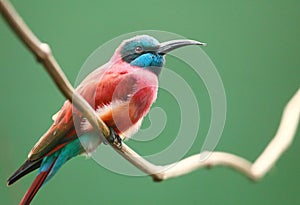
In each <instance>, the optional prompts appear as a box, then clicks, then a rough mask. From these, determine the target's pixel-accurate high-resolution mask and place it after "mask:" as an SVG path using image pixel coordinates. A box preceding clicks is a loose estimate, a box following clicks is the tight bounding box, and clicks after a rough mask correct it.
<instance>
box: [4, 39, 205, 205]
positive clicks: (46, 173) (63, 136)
mask: <svg viewBox="0 0 300 205" xmlns="http://www.w3.org/2000/svg"><path fill="white" fill-rule="evenodd" d="M188 45H204V46H205V43H202V42H199V41H195V40H188V39H183V40H171V41H167V42H163V43H160V42H159V41H158V40H157V39H155V38H154V37H152V36H149V35H138V36H134V37H132V38H130V39H127V40H124V41H123V42H122V43H121V44H120V46H119V47H118V48H117V49H116V50H115V52H114V54H113V55H112V57H111V59H110V60H109V61H108V62H107V63H106V64H104V65H102V66H100V67H99V68H97V69H95V70H94V71H92V72H91V73H90V74H88V75H87V77H86V78H85V79H84V80H83V81H82V82H81V83H80V84H79V85H78V87H77V88H76V92H77V93H78V94H80V95H81V96H82V97H83V98H84V99H85V100H86V101H87V102H88V103H89V104H90V105H91V106H92V107H93V109H94V110H95V111H96V112H97V114H98V116H99V117H100V118H101V119H102V120H103V122H104V123H105V124H106V125H107V126H108V127H109V129H110V137H109V141H110V142H117V143H119V144H120V145H122V140H124V139H128V138H130V137H131V136H132V135H134V134H135V133H136V132H137V131H138V130H139V128H140V126H141V124H142V120H143V118H144V117H145V115H146V114H147V113H148V112H149V110H150V107H151V105H152V104H153V103H154V102H155V100H156V98H157V92H158V78H159V75H160V73H161V71H162V68H163V66H164V64H165V55H166V54H167V53H169V52H170V51H173V50H174V49H177V48H180V47H183V46H188ZM53 120H54V122H53V124H52V125H51V126H50V128H49V129H48V130H47V131H46V132H45V133H44V134H43V135H42V137H41V138H40V139H39V140H38V142H37V143H36V144H35V145H34V147H33V148H32V149H31V151H30V152H29V154H28V157H27V159H26V161H25V162H24V163H23V164H22V165H21V166H20V168H19V169H18V170H17V171H15V172H14V173H13V174H12V176H11V177H9V178H8V180H7V185H12V184H13V183H15V182H16V181H17V180H19V179H20V178H22V177H23V176H25V175H27V174H28V173H30V172H32V171H34V170H36V169H39V170H38V173H37V176H36V178H35V179H34V181H33V183H32V184H31V186H30V187H29V189H28V190H27V192H26V193H25V195H24V196H23V198H22V200H21V201H20V204H21V205H26V204H30V203H31V201H32V200H33V198H34V196H35V195H36V194H37V192H38V190H39V189H40V188H41V186H42V185H44V184H45V183H46V182H47V181H49V180H50V179H51V178H52V177H53V176H54V175H55V174H56V173H57V171H58V170H59V169H60V168H61V167H62V165H63V164H64V163H66V162H67V161H68V160H70V159H71V158H73V157H75V156H78V155H90V154H91V153H92V152H93V151H94V150H95V149H96V148H97V147H98V146H99V145H100V144H101V143H105V142H104V141H102V140H101V139H102V138H101V137H99V136H98V135H97V133H96V132H95V131H94V129H93V127H92V126H91V125H90V123H89V122H88V120H87V119H86V118H85V117H84V116H83V115H82V114H81V113H80V112H79V111H78V110H77V109H76V108H75V107H73V105H72V103H71V102H70V101H68V100H67V101H65V102H64V104H63V106H62V107H61V109H60V110H59V112H58V113H57V114H55V115H54V116H53Z"/></svg>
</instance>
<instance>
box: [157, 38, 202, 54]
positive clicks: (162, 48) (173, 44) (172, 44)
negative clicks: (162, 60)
mask: <svg viewBox="0 0 300 205" xmlns="http://www.w3.org/2000/svg"><path fill="white" fill-rule="evenodd" d="M189 45H201V46H206V43H201V42H199V41H194V40H173V41H167V42H163V43H161V44H160V45H159V48H158V50H157V53H158V54H161V55H164V54H166V53H169V52H170V51H172V50H175V49H176V48H180V47H183V46H189Z"/></svg>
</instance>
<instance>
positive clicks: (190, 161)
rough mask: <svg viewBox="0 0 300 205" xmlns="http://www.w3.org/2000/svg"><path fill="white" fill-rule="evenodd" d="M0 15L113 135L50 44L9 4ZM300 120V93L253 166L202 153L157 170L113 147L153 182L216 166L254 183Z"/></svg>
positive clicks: (0, 6) (1, 5)
mask: <svg viewBox="0 0 300 205" xmlns="http://www.w3.org/2000/svg"><path fill="white" fill-rule="evenodd" d="M0 12H1V13H2V15H3V17H4V18H5V19H6V21H7V23H8V24H9V25H10V27H11V28H12V29H13V30H14V31H15V33H16V34H17V35H18V37H19V38H20V39H21V40H22V41H23V43H24V44H25V45H26V46H27V47H28V49H29V50H30V51H31V52H32V53H33V54H34V55H35V56H36V57H37V59H38V60H39V62H41V63H42V64H43V66H44V68H45V69H46V71H47V72H48V74H49V75H50V77H51V78H52V80H53V81H54V82H55V84H56V86H57V87H58V88H59V90H60V91H61V93H62V94H63V95H64V96H65V97H66V98H67V99H68V100H70V101H71V102H72V103H73V104H74V106H75V107H76V108H77V109H78V110H79V111H80V112H81V113H82V114H83V115H84V116H85V117H86V118H87V119H88V120H89V122H90V123H91V125H92V126H93V127H94V129H95V130H96V131H98V132H99V133H102V134H103V135H104V137H108V136H109V134H110V133H109V129H108V127H107V126H106V125H105V124H104V122H103V121H102V120H101V119H100V118H99V117H98V116H97V114H96V112H95V111H94V110H93V108H92V107H91V106H90V105H89V104H88V103H87V102H86V101H85V100H84V99H83V98H82V97H81V96H80V95H79V94H77V93H76V92H75V90H74V88H73V87H72V85H71V84H70V82H69V81H68V79H67V78H66V76H65V75H64V73H63V71H62V70H61V68H60V66H59V65H58V63H57V62H56V60H55V58H54V57H53V55H52V52H51V49H50V47H49V46H48V45H47V44H45V43H42V42H41V41H40V40H39V39H38V38H37V37H36V36H35V35H34V34H33V33H32V31H31V30H30V29H29V28H28V26H27V25H26V24H25V23H24V22H23V20H22V19H21V17H20V16H19V15H18V13H17V12H16V11H15V10H14V8H13V7H12V5H11V4H10V3H9V1H7V0H0ZM299 116H300V89H299V90H298V91H297V92H296V94H295V95H294V97H293V98H292V99H291V100H290V102H289V103H288V104H287V106H286V108H285V110H284V113H283V116H282V119H281V123H280V126H279V129H278V131H277V133H276V135H275V136H274V138H273V140H272V141H271V142H270V143H269V145H268V146H267V147H266V149H265V150H264V151H263V153H262V154H261V155H260V156H259V157H258V159H257V160H256V161H255V162H254V163H253V164H252V163H251V162H249V161H248V160H246V159H244V158H242V157H239V156H237V155H234V154H230V153H226V152H203V153H200V154H198V155H193V156H190V157H188V158H185V159H183V160H181V161H179V162H176V163H173V164H169V165H165V166H157V165H154V164H152V163H150V162H148V161H147V160H145V159H144V158H143V157H141V156H140V155H139V154H138V153H136V152H135V151H134V150H132V149H131V148H130V147H128V146H127V145H126V144H125V143H123V146H122V148H121V149H120V148H119V147H118V146H117V145H116V144H111V145H112V147H113V148H114V149H115V150H116V151H117V152H118V153H119V154H120V155H121V156H122V157H124V158H125V159H126V160H128V161H129V162H130V163H132V164H133V165H134V166H136V167H137V168H138V169H140V170H141V171H143V172H145V173H146V174H148V175H150V176H151V177H152V178H153V180H154V181H162V180H166V179H169V178H174V177H178V176H181V175H184V174H188V173H190V172H192V171H194V170H197V169H200V168H203V167H207V168H210V167H213V166H217V165H222V166H227V167H230V168H232V169H234V170H236V171H238V172H240V173H242V174H244V175H245V176H247V177H248V178H250V179H252V180H258V179H260V178H262V177H263V176H264V175H265V174H266V173H267V172H268V171H269V170H270V169H271V167H272V166H273V165H274V164H275V162H276V161H277V160H278V158H279V157H280V156H281V155H282V153H283V152H284V151H285V150H286V149H287V148H288V147H289V145H290V144H291V143H292V140H293V138H294V135H295V133H296V130H297V127H298V123H299ZM100 136H102V135H100ZM202 156H208V158H207V159H206V160H203V161H201V160H200V157H202Z"/></svg>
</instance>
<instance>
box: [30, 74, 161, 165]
mask: <svg viewBox="0 0 300 205" xmlns="http://www.w3.org/2000/svg"><path fill="white" fill-rule="evenodd" d="M96 72H98V73H96ZM157 85H158V80H157V76H156V75H155V74H153V73H152V72H150V71H147V70H144V69H140V68H139V69H126V68H123V69H117V68H111V69H109V70H107V71H106V72H99V71H97V70H96V71H94V72H93V73H91V74H90V75H89V76H88V77H87V78H86V79H85V80H84V81H83V82H82V83H81V84H80V85H79V86H78V88H77V89H76V90H77V92H78V93H79V94H81V95H82V96H83V97H84V98H85V99H86V100H87V102H88V103H89V104H91V106H92V107H93V108H94V109H95V110H100V112H99V115H100V117H101V119H102V120H103V121H104V122H105V123H106V124H107V125H108V126H111V127H113V128H114V129H115V130H116V131H120V132H122V131H125V130H127V129H128V128H129V127H130V126H131V125H133V124H135V123H136V122H138V121H139V120H140V119H141V118H142V117H143V116H144V115H145V114H146V113H147V112H148V111H149V109H150V106H151V104H152V103H153V102H154V101H155V99H156V93H157ZM113 105H117V106H113ZM107 108H109V109H107ZM103 110H106V112H103ZM81 120H82V116H81V114H80V113H79V112H77V111H76V109H75V108H73V106H72V104H71V103H70V102H69V101H66V102H65V104H64V106H63V107H62V109H61V110H60V111H59V113H58V114H57V116H56V119H55V122H54V123H53V125H52V126H51V127H50V129H49V130H48V131H47V132H46V133H45V134H44V136H43V137H42V138H41V139H40V140H39V141H38V142H37V143H36V145H35V146H34V147H33V149H32V150H31V152H30V153H29V155H28V158H29V159H30V160H37V159H40V158H42V157H44V156H45V155H49V154H51V153H53V152H54V151H56V150H58V149H60V148H62V147H63V146H65V145H66V144H67V143H68V142H70V140H74V139H73V138H74V136H75V137H77V135H76V131H75V127H74V123H75V124H76V122H81Z"/></svg>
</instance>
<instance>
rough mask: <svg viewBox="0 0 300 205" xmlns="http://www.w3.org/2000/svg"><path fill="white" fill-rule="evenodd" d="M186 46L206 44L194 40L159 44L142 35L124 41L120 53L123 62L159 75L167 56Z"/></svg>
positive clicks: (151, 38)
mask: <svg viewBox="0 0 300 205" xmlns="http://www.w3.org/2000/svg"><path fill="white" fill-rule="evenodd" d="M186 45H204V44H203V43H200V42H198V41H192V40H174V41H168V42H165V43H159V42H158V41H157V40H156V39H155V38H153V37H151V36H148V35H141V36H136V37H134V38H131V39H128V40H126V41H124V42H123V43H122V44H121V46H120V48H119V52H120V55H121V58H122V60H123V61H125V62H127V63H129V64H130V65H132V66H137V67H141V68H144V69H148V70H150V71H152V72H153V73H155V74H156V75H159V73H160V71H161V69H162V67H163V66H164V63H165V57H164V56H165V54H166V53H168V52H170V51H172V50H174V49H176V48H179V47H182V46H186Z"/></svg>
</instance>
